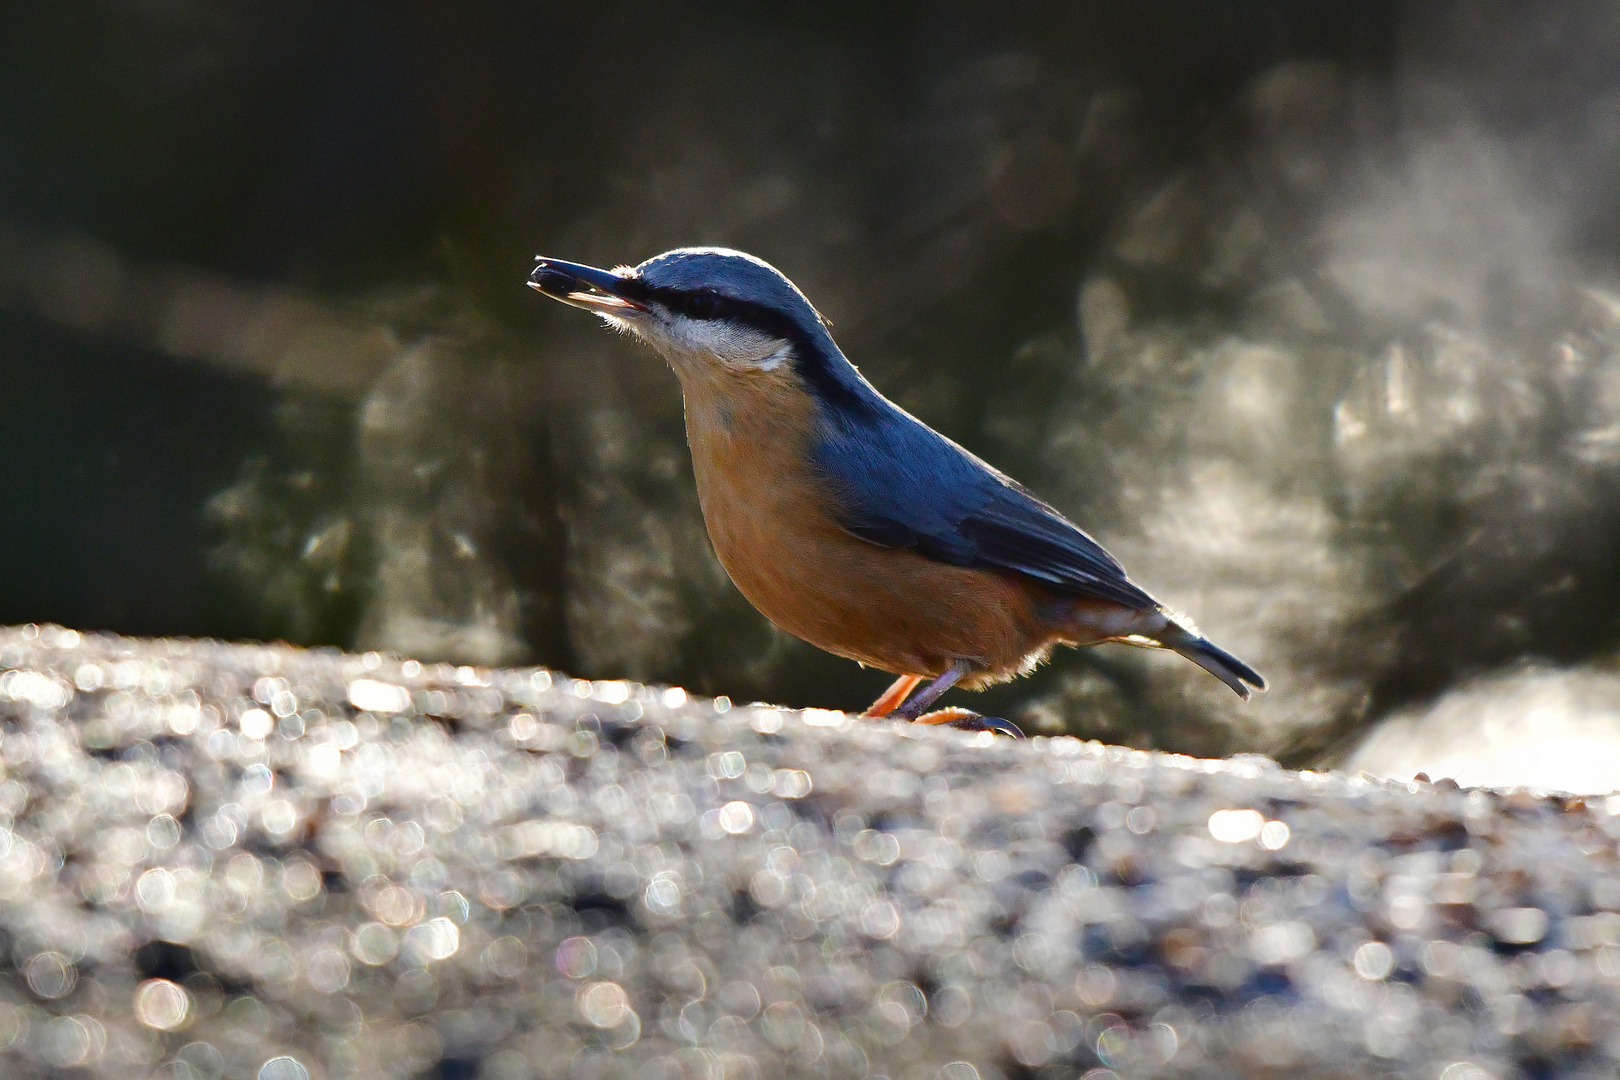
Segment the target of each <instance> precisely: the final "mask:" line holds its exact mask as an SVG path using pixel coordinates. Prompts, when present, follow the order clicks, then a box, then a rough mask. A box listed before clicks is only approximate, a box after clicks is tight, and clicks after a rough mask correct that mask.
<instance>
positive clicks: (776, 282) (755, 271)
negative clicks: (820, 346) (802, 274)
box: [636, 247, 831, 344]
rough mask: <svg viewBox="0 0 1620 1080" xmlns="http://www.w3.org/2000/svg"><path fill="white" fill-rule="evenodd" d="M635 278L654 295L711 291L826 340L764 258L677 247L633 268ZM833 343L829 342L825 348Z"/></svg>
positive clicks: (816, 315) (806, 305) (817, 318)
mask: <svg viewBox="0 0 1620 1080" xmlns="http://www.w3.org/2000/svg"><path fill="white" fill-rule="evenodd" d="M636 276H637V277H639V278H641V280H642V281H643V282H645V283H646V285H647V286H648V287H649V288H650V289H652V290H654V291H655V292H656V291H660V290H669V291H671V292H679V293H691V292H697V291H700V290H705V289H706V290H709V291H712V292H714V293H716V294H718V295H719V296H722V297H725V298H726V299H728V300H731V301H735V302H736V303H738V304H739V305H743V307H742V308H741V309H740V310H743V311H746V310H747V309H748V308H750V307H751V308H753V309H755V310H762V311H767V312H770V313H772V314H775V315H777V316H778V317H783V318H786V319H788V320H791V322H792V323H793V324H794V326H795V327H796V328H797V329H798V330H799V331H800V332H801V333H803V334H807V335H811V336H814V337H825V336H826V328H825V320H823V319H822V317H821V313H820V312H818V311H817V310H816V309H815V306H814V305H812V304H811V303H810V301H809V299H808V298H807V297H806V296H805V295H804V293H802V292H800V291H799V288H798V286H796V285H794V284H793V282H791V281H789V280H788V279H787V275H785V274H783V273H782V272H781V271H780V270H778V269H777V268H776V267H774V266H772V265H771V264H770V263H768V262H766V261H765V260H764V259H760V258H756V257H755V256H753V255H749V254H747V253H746V252H742V251H734V250H732V249H731V248H716V247H692V248H676V249H675V250H674V251H666V252H664V253H663V254H662V255H656V256H654V257H653V258H651V259H648V260H647V261H646V262H644V263H642V264H641V265H640V266H638V267H636ZM830 343H831V339H830V338H829V339H828V344H830Z"/></svg>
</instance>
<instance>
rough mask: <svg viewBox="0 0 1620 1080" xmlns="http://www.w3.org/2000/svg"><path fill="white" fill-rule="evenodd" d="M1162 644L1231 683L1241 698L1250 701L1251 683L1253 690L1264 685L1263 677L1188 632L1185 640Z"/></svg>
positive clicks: (1223, 680)
mask: <svg viewBox="0 0 1620 1080" xmlns="http://www.w3.org/2000/svg"><path fill="white" fill-rule="evenodd" d="M1165 644H1166V645H1168V646H1170V648H1172V649H1174V650H1175V651H1176V652H1178V653H1180V654H1181V655H1182V656H1185V657H1186V658H1187V659H1189V660H1191V661H1192V662H1193V663H1195V664H1197V665H1198V666H1199V667H1201V668H1203V669H1204V670H1205V671H1207V672H1209V673H1210V674H1211V675H1213V676H1215V677H1216V678H1217V679H1219V680H1221V682H1223V683H1225V684H1226V685H1227V686H1230V687H1231V688H1232V690H1233V692H1234V693H1236V694H1237V696H1238V697H1240V698H1242V699H1243V700H1244V701H1248V700H1249V693H1250V691H1249V688H1250V687H1251V686H1252V687H1253V688H1254V689H1256V690H1264V689H1265V688H1266V679H1265V676H1263V675H1261V674H1260V673H1259V672H1258V671H1256V670H1254V668H1252V667H1250V666H1249V665H1248V664H1245V663H1244V662H1243V661H1242V660H1239V659H1238V658H1237V657H1235V656H1233V655H1232V654H1231V653H1229V652H1227V651H1226V650H1225V649H1223V648H1221V647H1220V646H1219V645H1216V644H1215V643H1214V642H1212V641H1210V640H1209V639H1207V638H1201V637H1194V636H1193V635H1192V634H1188V635H1187V636H1186V638H1185V639H1184V640H1181V641H1167V642H1165Z"/></svg>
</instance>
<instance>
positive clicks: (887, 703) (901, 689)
mask: <svg viewBox="0 0 1620 1080" xmlns="http://www.w3.org/2000/svg"><path fill="white" fill-rule="evenodd" d="M922 681H923V677H922V676H921V675H902V676H900V677H899V678H898V679H896V680H894V685H893V686H890V687H889V688H888V689H887V690H885V691H883V696H882V697H880V698H878V699H877V700H876V701H874V702H872V707H871V708H870V709H867V710H866V711H865V712H864V713H862V714H861V715H862V716H874V717H876V716H888V715H889V714H890V713H892V712H894V710H895V709H897V708H899V707H900V705H901V703H903V702H904V701H905V700H906V697H907V696H908V695H909V694H910V693H911V692H912V691H913V690H915V689H917V684H918V683H920V682H922Z"/></svg>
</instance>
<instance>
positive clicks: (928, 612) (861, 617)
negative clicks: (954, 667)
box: [699, 470, 1052, 684]
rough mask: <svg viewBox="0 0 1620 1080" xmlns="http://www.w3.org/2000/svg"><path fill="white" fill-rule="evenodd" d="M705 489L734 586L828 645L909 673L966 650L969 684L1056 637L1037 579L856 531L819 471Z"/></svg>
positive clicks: (706, 511)
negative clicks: (1040, 606)
mask: <svg viewBox="0 0 1620 1080" xmlns="http://www.w3.org/2000/svg"><path fill="white" fill-rule="evenodd" d="M750 471H751V472H752V471H753V470H750ZM699 493H700V497H701V501H702V504H703V516H704V522H705V524H706V526H707V527H708V531H709V538H710V540H711V541H712V542H713V543H714V549H715V553H716V555H718V556H719V559H720V563H721V565H722V566H724V567H725V569H726V573H728V574H729V575H730V576H731V580H732V581H733V582H734V583H735V584H736V586H737V588H738V589H739V590H740V591H741V592H742V594H743V595H744V596H746V597H747V598H748V600H749V601H750V602H751V603H752V604H753V605H754V606H755V607H756V608H758V609H759V610H760V612H761V613H763V614H764V615H765V617H766V618H768V619H770V620H771V622H773V623H775V624H776V625H777V626H779V627H781V628H782V629H783V630H785V631H787V632H788V633H790V634H793V635H794V636H795V637H799V638H802V639H804V640H805V641H808V642H810V643H811V644H812V645H815V646H817V647H819V648H822V649H825V650H827V651H828V652H831V653H835V654H837V655H839V656H844V657H848V658H849V659H851V660H856V661H859V662H860V663H863V664H869V665H871V666H873V667H877V668H881V669H883V670H886V671H892V672H896V673H903V674H911V675H929V676H932V675H938V674H940V673H942V672H943V671H944V670H945V669H946V668H947V667H948V666H949V665H950V664H951V663H952V662H953V661H955V660H968V661H969V662H970V663H971V664H972V666H973V671H974V675H973V676H970V678H969V679H968V682H969V683H970V684H971V683H974V682H983V681H994V680H995V679H997V678H1003V677H1006V676H1008V675H1011V674H1013V673H1015V672H1016V671H1018V670H1019V669H1021V668H1022V667H1024V666H1025V664H1026V661H1027V659H1028V658H1029V657H1030V655H1031V654H1032V653H1041V652H1043V651H1044V649H1045V648H1046V646H1047V645H1048V644H1049V643H1050V640H1051V639H1052V634H1050V633H1049V632H1048V630H1047V628H1046V627H1045V626H1044V625H1043V623H1042V620H1041V619H1040V618H1039V615H1038V613H1037V610H1036V607H1037V605H1036V604H1035V603H1034V602H1033V600H1032V597H1031V595H1030V590H1029V586H1027V585H1026V584H1024V583H1022V582H1020V581H1018V580H1017V579H1016V578H1014V577H1013V576H1012V575H1010V574H1003V573H999V572H996V571H991V570H983V569H976V568H968V567H959V566H951V565H949V564H946V563H941V562H937V561H935V560H933V559H929V558H927V557H925V556H922V555H918V554H917V553H915V552H912V551H907V550H903V549H897V548H885V547H880V546H878V545H876V544H870V543H867V542H866V541H864V540H860V539H858V538H857V537H855V536H852V535H851V534H849V533H847V532H845V531H844V530H843V528H842V527H840V526H839V525H838V524H837V521H836V520H835V518H834V517H833V515H832V512H831V511H832V507H831V505H830V501H829V500H828V499H827V498H826V497H825V496H824V495H823V494H822V493H821V492H820V491H818V490H816V482H815V481H814V480H813V479H809V478H803V477H790V476H785V475H782V474H781V473H778V474H777V475H776V476H775V477H773V478H771V479H770V480H769V481H767V480H766V479H765V478H764V477H762V476H760V475H758V474H757V473H755V474H754V476H753V478H752V482H749V483H746V484H738V483H734V482H731V481H730V480H729V479H728V478H715V477H711V478H709V480H708V482H707V483H703V482H700V484H699Z"/></svg>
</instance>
